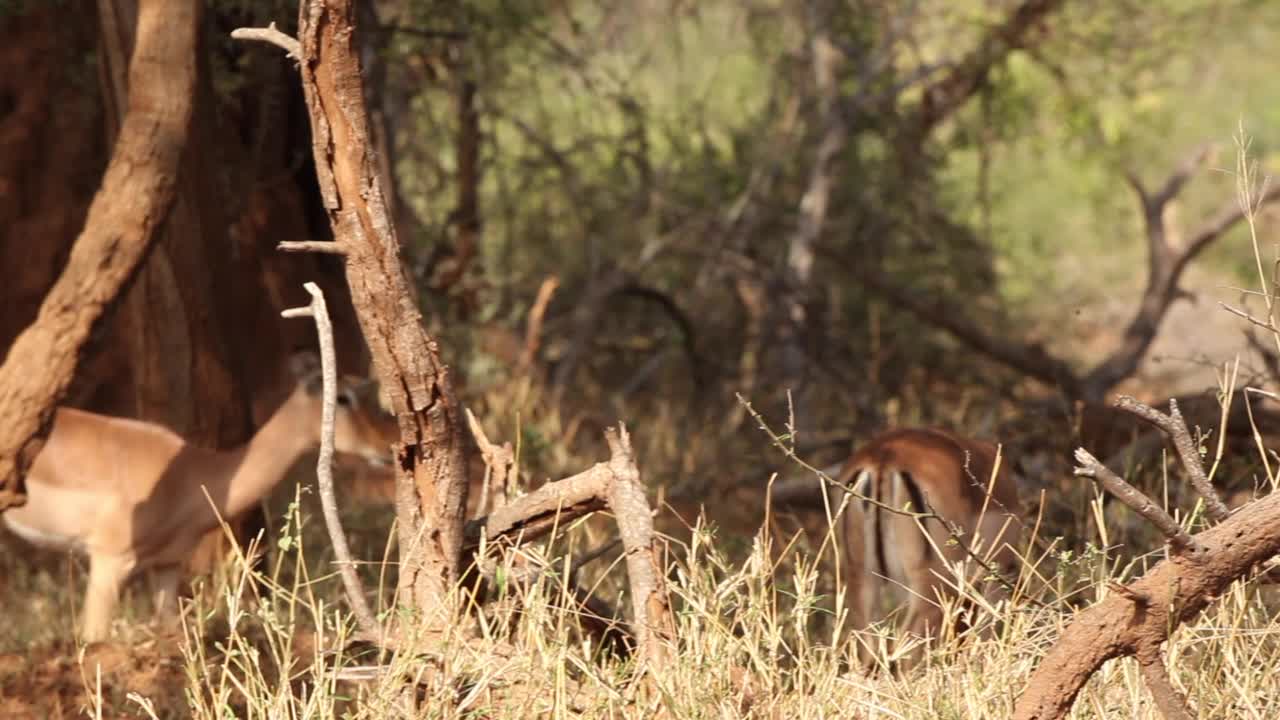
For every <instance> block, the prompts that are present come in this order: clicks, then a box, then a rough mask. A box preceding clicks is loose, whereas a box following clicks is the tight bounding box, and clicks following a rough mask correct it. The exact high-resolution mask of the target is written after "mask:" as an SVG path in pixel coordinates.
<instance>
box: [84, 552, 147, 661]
mask: <svg viewBox="0 0 1280 720" xmlns="http://www.w3.org/2000/svg"><path fill="white" fill-rule="evenodd" d="M133 567H134V559H133V558H131V557H128V556H123V555H94V556H92V557H90V558H89V587H88V589H87V590H86V591H85V597H84V612H83V618H82V620H83V623H84V629H83V631H82V635H83V637H84V641H85V642H86V643H92V642H98V641H100V640H105V639H106V638H107V635H108V634H109V633H110V631H111V618H112V616H113V615H115V611H116V605H117V604H118V603H119V601H120V586H121V585H123V584H124V581H125V579H126V578H128V577H129V573H130V572H132V571H133Z"/></svg>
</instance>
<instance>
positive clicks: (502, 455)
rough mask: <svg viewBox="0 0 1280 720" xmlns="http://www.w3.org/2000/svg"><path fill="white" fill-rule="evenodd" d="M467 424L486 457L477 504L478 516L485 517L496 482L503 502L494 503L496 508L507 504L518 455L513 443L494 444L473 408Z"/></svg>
mask: <svg viewBox="0 0 1280 720" xmlns="http://www.w3.org/2000/svg"><path fill="white" fill-rule="evenodd" d="M466 416H467V426H468V427H470V429H471V435H472V436H473V437H474V438H475V440H476V446H477V447H478V448H479V449H480V457H481V458H483V459H484V466H485V469H484V485H483V487H482V488H481V495H480V503H479V504H478V505H477V506H476V511H475V515H476V517H484V516H485V515H488V514H489V501H490V500H491V499H492V494H493V488H492V485H493V484H495V483H496V485H497V487H498V489H499V492H500V495H499V499H500V500H501V502H495V503H494V509H495V510H496V509H498V508H499V507H501V506H503V505H506V504H507V494H508V492H509V491H510V489H511V479H512V475H513V474H514V471H515V464H516V455H515V452H514V451H513V450H512V449H511V443H509V442H504V443H502V445H494V444H493V443H492V442H490V440H489V436H487V435H485V432H484V428H483V427H481V425H480V421H479V420H477V419H476V416H475V415H474V414H473V413H472V412H471V408H467V409H466Z"/></svg>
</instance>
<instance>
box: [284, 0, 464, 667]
mask: <svg viewBox="0 0 1280 720" xmlns="http://www.w3.org/2000/svg"><path fill="white" fill-rule="evenodd" d="M298 28H299V29H298V36H299V37H298V40H299V43H300V45H301V67H300V69H301V73H302V87H303V92H304V93H305V94H306V98H307V105H308V108H309V110H310V114H311V123H312V138H313V141H312V142H313V152H314V157H315V162H316V174H317V179H318V180H319V183H320V192H321V195H322V197H323V198H324V205H325V208H326V209H327V211H328V214H329V222H330V224H331V226H332V227H333V234H334V239H335V242H337V243H338V244H339V246H340V249H341V250H342V251H343V253H344V254H345V256H346V258H347V282H348V284H349V285H350V287H351V298H352V302H353V303H354V305H355V308H356V312H357V315H358V317H359V320H360V326H361V329H362V332H363V334H364V337H365V339H366V340H367V341H368V343H369V349H370V352H371V354H372V359H373V366H374V368H375V369H376V371H377V374H378V377H379V378H380V379H381V380H382V384H383V388H384V389H385V391H386V395H387V397H388V399H389V400H390V404H391V408H392V411H393V412H394V413H395V415H396V417H397V419H398V421H399V424H400V436H401V444H400V446H399V448H398V459H399V463H398V476H397V491H396V515H397V519H398V524H399V532H400V580H399V587H400V597H401V598H402V599H404V600H408V601H410V602H411V604H412V606H413V607H414V608H415V609H416V610H417V612H418V613H419V615H420V617H422V618H423V619H424V620H425V621H426V624H427V627H428V628H431V629H441V628H442V627H443V624H444V623H447V622H449V620H450V619H451V613H450V606H449V599H448V595H449V590H450V588H451V587H452V585H453V584H454V583H455V582H456V581H457V580H458V578H459V574H460V573H459V562H460V558H461V550H462V541H463V533H462V530H463V512H464V510H465V508H466V504H467V497H466V496H467V477H466V457H465V452H466V449H465V446H464V444H463V434H462V417H461V415H460V414H459V409H458V404H457V401H456V400H455V399H454V395H453V383H452V380H451V378H450V376H449V370H448V368H447V367H445V366H444V364H443V363H441V361H440V357H439V353H438V351H437V348H436V344H435V341H434V340H432V339H431V338H430V337H429V336H428V335H427V333H426V330H425V328H424V327H423V323H422V317H421V314H420V313H419V311H418V307H417V305H416V303H415V301H414V295H413V293H412V292H411V288H410V286H409V283H408V280H407V277H406V274H405V271H404V267H403V265H402V263H401V260H400V243H399V240H398V239H397V237H396V230H395V226H394V224H393V223H392V222H391V218H390V215H389V213H388V210H387V204H386V201H385V198H384V194H383V192H382V188H381V187H380V184H379V182H378V172H377V168H376V165H375V161H374V158H373V156H372V153H371V152H370V150H371V146H370V142H369V128H368V120H367V117H366V114H365V102H364V87H363V79H362V77H361V68H360V59H359V55H358V45H357V44H356V39H355V8H354V3H353V2H351V0H326V1H324V2H319V1H312V2H304V3H303V4H302V6H301V8H300V10H299V19H298ZM404 641H405V642H408V641H409V638H404Z"/></svg>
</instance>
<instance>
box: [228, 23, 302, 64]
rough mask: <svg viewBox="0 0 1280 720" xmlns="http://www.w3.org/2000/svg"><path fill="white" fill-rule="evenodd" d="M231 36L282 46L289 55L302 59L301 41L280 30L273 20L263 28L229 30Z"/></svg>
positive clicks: (237, 38) (295, 58)
mask: <svg viewBox="0 0 1280 720" xmlns="http://www.w3.org/2000/svg"><path fill="white" fill-rule="evenodd" d="M231 37H233V38H235V39H236V40H256V41H257V42H264V43H269V44H271V45H275V46H276V47H278V48H283V49H284V51H285V52H286V53H288V54H289V57H291V58H293V59H294V60H297V61H299V62H301V61H302V43H300V42H298V40H297V39H296V38H294V37H292V36H290V35H287V34H285V33H283V32H280V31H279V30H278V29H276V24H275V23H274V22H273V23H271V24H270V25H267V26H266V27H264V28H236V29H235V30H232V31H231Z"/></svg>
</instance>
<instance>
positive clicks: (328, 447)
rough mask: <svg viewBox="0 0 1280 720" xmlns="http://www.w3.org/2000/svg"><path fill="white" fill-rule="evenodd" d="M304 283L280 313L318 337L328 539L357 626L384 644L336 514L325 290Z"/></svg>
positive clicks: (332, 378)
mask: <svg viewBox="0 0 1280 720" xmlns="http://www.w3.org/2000/svg"><path fill="white" fill-rule="evenodd" d="M303 287H304V288H305V289H306V291H307V292H308V293H309V294H310V295H311V304H310V305H308V306H306V307H300V308H290V309H288V310H285V311H284V312H282V313H280V314H281V315H282V316H284V317H287V318H294V317H310V318H311V319H312V320H314V321H315V324H316V335H317V337H318V338H319V341H320V372H321V380H322V382H323V395H322V406H321V412H320V428H321V429H320V454H319V457H318V458H317V459H316V482H317V483H318V484H319V485H320V506H321V508H322V509H323V512H324V524H325V527H326V528H327V529H328V531H329V542H330V543H332V544H333V555H334V560H335V561H336V563H337V565H338V575H339V576H340V577H341V578H342V586H343V588H344V589H345V590H346V592H347V601H348V602H350V603H351V612H352V614H354V615H355V618H356V627H357V628H359V630H360V634H361V635H363V636H364V638H365V639H366V640H368V641H369V642H372V643H376V644H378V645H379V646H386V645H387V638H386V632H385V630H384V629H383V628H382V627H381V625H380V624H379V623H378V621H377V620H376V619H375V618H374V616H373V610H371V609H370V608H369V600H368V597H367V596H366V595H365V590H364V584H363V583H361V582H360V576H359V575H357V574H356V566H355V562H354V561H353V560H352V559H351V548H350V546H348V545H347V533H346V531H344V530H343V529H342V518H341V517H340V516H339V515H338V501H337V500H336V499H335V498H334V494H333V433H334V415H335V413H336V411H337V410H336V399H337V395H338V369H337V365H338V361H337V357H336V356H337V353H336V352H335V351H334V349H333V323H332V322H330V320H329V310H328V308H327V307H325V302H324V293H322V292H320V287H319V286H318V285H316V284H315V283H312V282H309V283H306V284H305V285H303Z"/></svg>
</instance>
